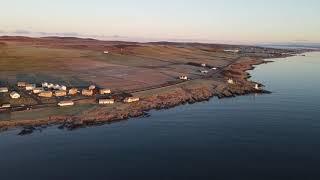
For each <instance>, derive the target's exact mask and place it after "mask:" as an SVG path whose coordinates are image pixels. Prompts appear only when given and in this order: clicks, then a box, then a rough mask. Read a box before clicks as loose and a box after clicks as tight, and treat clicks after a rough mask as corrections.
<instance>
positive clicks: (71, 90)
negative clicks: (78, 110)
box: [68, 88, 78, 95]
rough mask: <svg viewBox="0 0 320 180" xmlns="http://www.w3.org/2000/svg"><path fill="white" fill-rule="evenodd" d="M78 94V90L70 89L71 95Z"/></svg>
mask: <svg viewBox="0 0 320 180" xmlns="http://www.w3.org/2000/svg"><path fill="white" fill-rule="evenodd" d="M77 93H78V89H77V88H71V89H69V93H68V94H69V95H76V94H77Z"/></svg>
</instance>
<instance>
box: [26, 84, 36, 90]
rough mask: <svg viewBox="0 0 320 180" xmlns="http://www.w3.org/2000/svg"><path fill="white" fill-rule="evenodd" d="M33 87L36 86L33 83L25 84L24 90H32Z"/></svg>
mask: <svg viewBox="0 0 320 180" xmlns="http://www.w3.org/2000/svg"><path fill="white" fill-rule="evenodd" d="M34 88H36V85H35V84H26V90H27V91H32V90H33V89H34Z"/></svg>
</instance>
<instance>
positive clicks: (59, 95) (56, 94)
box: [54, 90, 67, 97]
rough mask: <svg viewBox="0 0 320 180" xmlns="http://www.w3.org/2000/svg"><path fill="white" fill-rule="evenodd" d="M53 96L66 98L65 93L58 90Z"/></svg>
mask: <svg viewBox="0 0 320 180" xmlns="http://www.w3.org/2000/svg"><path fill="white" fill-rule="evenodd" d="M54 95H55V96H56V97H63V96H66V95H67V91H60V90H58V91H56V92H54Z"/></svg>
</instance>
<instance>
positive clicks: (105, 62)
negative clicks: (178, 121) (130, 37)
mask: <svg viewBox="0 0 320 180" xmlns="http://www.w3.org/2000/svg"><path fill="white" fill-rule="evenodd" d="M0 42H2V44H5V45H2V46H1V47H0V81H2V82H10V83H15V82H17V81H22V80H27V81H32V82H35V83H37V82H42V81H53V82H57V83H58V82H59V83H64V84H66V85H69V86H85V85H88V84H90V83H95V84H97V85H98V86H101V87H106V88H112V89H115V90H128V89H137V88H143V87H148V86H154V85H157V84H162V83H166V82H168V81H174V80H176V78H177V77H178V76H179V75H188V76H189V77H191V78H198V77H199V76H200V75H201V74H200V73H199V72H198V71H199V69H200V68H199V67H194V66H190V65H187V63H188V62H196V63H206V64H208V65H211V66H216V67H222V66H225V65H227V64H229V63H230V62H232V61H233V60H235V59H236V58H238V56H237V55H235V54H230V53H224V52H223V51H222V49H221V48H216V47H213V48H210V46H209V47H206V48H205V49H204V47H202V46H204V45H199V46H197V45H183V46H181V45H158V44H150V43H149V44H141V43H140V44H137V43H125V42H118V43H117V42H104V41H96V40H85V39H72V38H70V39H69V38H66V39H60V38H38V39H31V38H25V39H22V38H13V37H11V38H5V37H3V38H0ZM103 50H108V51H109V52H110V53H109V54H103Z"/></svg>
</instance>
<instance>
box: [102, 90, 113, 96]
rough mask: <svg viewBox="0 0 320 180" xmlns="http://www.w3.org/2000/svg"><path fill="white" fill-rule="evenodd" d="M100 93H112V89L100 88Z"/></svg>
mask: <svg viewBox="0 0 320 180" xmlns="http://www.w3.org/2000/svg"><path fill="white" fill-rule="evenodd" d="M100 94H102V95H104V94H111V89H100Z"/></svg>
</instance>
